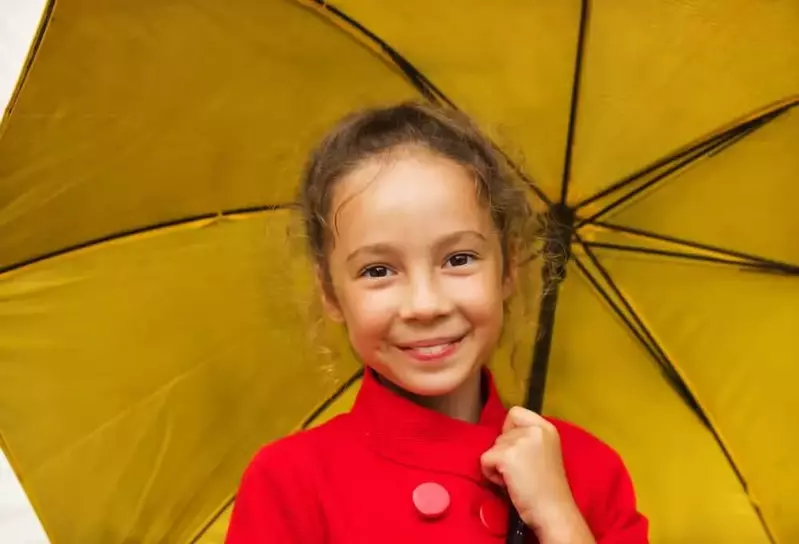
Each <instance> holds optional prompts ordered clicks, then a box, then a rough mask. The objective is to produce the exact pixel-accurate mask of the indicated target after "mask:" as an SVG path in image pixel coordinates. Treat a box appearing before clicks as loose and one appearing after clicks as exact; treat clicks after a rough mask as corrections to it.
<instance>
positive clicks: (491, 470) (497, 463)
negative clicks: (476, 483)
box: [480, 448, 505, 487]
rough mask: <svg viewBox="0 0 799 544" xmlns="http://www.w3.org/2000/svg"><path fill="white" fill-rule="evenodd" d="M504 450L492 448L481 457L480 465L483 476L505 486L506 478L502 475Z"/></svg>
mask: <svg viewBox="0 0 799 544" xmlns="http://www.w3.org/2000/svg"><path fill="white" fill-rule="evenodd" d="M502 454H503V452H502V450H500V449H496V448H491V449H490V450H488V451H487V452H485V453H484V454H483V455H482V457H480V467H481V468H482V471H483V476H485V477H486V479H487V480H488V481H489V482H491V483H493V484H495V485H498V486H501V487H504V486H505V479H504V478H503V477H502V472H501V468H500V467H501V466H502V462H503V457H502Z"/></svg>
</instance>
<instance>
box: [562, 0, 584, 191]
mask: <svg viewBox="0 0 799 544" xmlns="http://www.w3.org/2000/svg"><path fill="white" fill-rule="evenodd" d="M588 9H589V4H588V0H583V1H582V2H581V6H580V30H579V34H578V36H577V56H576V58H575V61H574V78H573V80H572V94H571V104H570V106H569V129H568V132H567V134H566V156H565V157H564V159H563V179H562V180H561V184H560V203H561V204H566V200H567V199H568V197H569V182H570V181H571V175H572V153H573V152H574V133H575V130H576V126H577V110H578V108H579V103H580V84H581V82H582V76H583V56H584V55H585V43H586V34H587V33H588V16H589V14H588Z"/></svg>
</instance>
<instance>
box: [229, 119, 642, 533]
mask: <svg viewBox="0 0 799 544" xmlns="http://www.w3.org/2000/svg"><path fill="white" fill-rule="evenodd" d="M301 196H302V199H301V200H302V205H303V212H304V218H305V227H306V230H307V235H308V239H309V241H310V246H311V251H312V255H313V258H314V260H315V264H316V272H317V278H318V282H319V289H320V292H321V295H322V300H323V304H324V307H325V309H326V313H327V314H328V315H329V316H330V317H331V318H332V319H334V320H335V321H337V322H339V323H342V324H343V325H345V326H346V329H347V332H348V335H349V339H350V342H351V344H352V347H353V349H354V350H355V352H356V353H357V354H358V356H359V358H360V359H361V361H362V362H363V364H364V365H365V367H366V372H365V374H364V379H363V382H362V385H361V389H360V391H359V394H358V397H357V400H356V402H355V405H354V407H353V408H352V410H351V412H349V413H347V414H344V415H342V416H339V417H337V418H335V419H333V420H332V421H330V422H328V423H326V424H324V425H322V426H320V427H317V428H314V429H312V430H309V431H305V432H302V433H297V434H294V435H292V436H289V437H287V438H284V439H282V440H278V441H277V442H275V443H272V444H270V445H268V446H266V447H265V448H263V449H262V450H261V451H260V452H259V453H258V455H257V456H256V457H255V458H254V460H253V461H252V463H251V465H250V466H249V468H248V469H247V471H246V473H245V475H244V477H243V480H242V483H241V488H240V490H239V493H238V496H237V500H236V504H235V507H234V510H233V514H232V518H231V521H230V527H229V530H228V537H227V543H228V544H245V543H246V544H254V543H295V542H296V543H303V544H314V543H330V544H345V543H346V544H352V543H358V542H370V543H372V542H380V543H394V542H397V543H409V542H410V543H414V542H443V543H450V542H453V543H454V542H457V543H499V542H503V541H504V538H505V533H506V530H507V519H508V513H509V511H510V510H509V509H510V507H511V506H512V507H515V508H516V510H517V511H518V512H519V514H520V516H521V519H522V520H523V521H524V523H525V524H526V525H527V526H528V527H529V528H530V531H529V532H530V534H531V535H534V536H535V537H536V538H537V539H538V542H540V543H541V544H560V543H564V544H566V543H568V544H582V543H593V542H599V543H603V544H610V543H614V544H615V543H619V544H620V543H630V544H638V543H643V542H647V521H646V519H645V518H644V517H643V516H642V515H641V514H639V513H638V511H637V510H636V503H635V497H634V494H633V488H632V485H631V482H630V478H629V477H628V474H627V471H626V470H625V468H624V465H623V464H622V461H621V460H620V458H619V456H618V455H617V454H616V453H615V452H614V451H613V450H612V449H610V448H609V447H608V446H606V445H605V444H603V443H601V442H600V441H599V440H598V439H596V438H594V437H592V436H591V435H589V434H587V433H586V432H585V431H583V430H580V429H578V428H577V427H574V426H572V425H569V424H567V423H564V422H561V421H557V420H552V419H545V418H542V417H540V416H538V415H537V414H535V413H533V412H531V411H528V410H526V409H524V408H521V407H514V408H511V409H510V410H509V411H507V410H506V409H505V408H504V407H503V405H502V403H501V401H500V399H499V396H498V394H497V390H496V388H495V385H494V382H493V380H492V376H491V373H490V372H489V370H488V369H487V368H486V364H487V362H488V361H489V359H490V358H491V355H492V352H493V350H494V349H495V347H496V345H497V343H498V340H499V338H500V334H501V330H502V325H503V312H504V307H505V302H506V301H507V299H508V297H509V296H510V295H511V293H512V291H513V287H514V281H515V275H516V270H515V263H516V261H517V256H518V255H519V251H520V248H521V247H522V244H523V243H524V242H525V240H524V239H523V238H522V236H521V233H523V232H524V230H525V229H524V225H525V224H526V223H528V222H529V221H530V220H531V219H532V217H531V212H530V209H529V207H528V206H527V205H526V203H525V198H524V195H523V194H522V193H521V192H520V191H519V190H518V189H517V188H516V186H515V185H514V184H513V183H512V181H511V177H510V176H508V175H506V173H505V169H504V168H503V165H502V163H501V161H500V160H499V159H498V157H497V156H496V155H495V153H494V151H493V149H492V146H491V144H490V143H489V142H488V141H487V140H486V138H485V137H484V136H483V135H481V134H480V132H479V131H478V130H477V129H476V128H475V127H474V126H473V124H472V123H471V122H470V121H468V120H467V119H465V118H463V117H462V116H461V115H459V114H457V113H456V112H451V111H444V110H438V109H435V108H432V107H430V106H425V105H421V104H414V103H405V104H400V105H397V106H394V107H389V108H383V109H373V110H368V111H365V112H361V113H358V114H356V115H354V116H351V117H349V118H347V119H345V120H344V121H342V122H341V123H340V124H339V125H338V126H337V127H336V128H335V130H333V131H332V132H331V133H330V134H329V135H328V136H327V137H326V138H325V139H324V140H323V141H322V143H321V144H320V145H319V147H318V148H317V149H316V150H315V152H314V153H313V154H312V156H311V158H310V161H309V163H308V165H307V168H306V172H305V175H304V180H303V184H302V193H301ZM531 541H532V536H531Z"/></svg>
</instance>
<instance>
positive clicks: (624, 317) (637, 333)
mask: <svg viewBox="0 0 799 544" xmlns="http://www.w3.org/2000/svg"><path fill="white" fill-rule="evenodd" d="M572 260H573V262H574V264H575V265H576V266H577V268H578V269H579V270H580V272H582V274H583V275H584V276H585V278H586V279H587V280H588V281H589V283H590V284H591V286H593V288H594V289H596V290H597V292H598V293H599V294H600V296H601V297H602V298H603V299H604V300H605V302H607V303H608V305H609V306H610V307H611V309H612V310H613V313H614V314H616V317H618V318H619V319H621V320H622V321H623V322H624V324H625V326H626V327H627V328H628V329H629V331H630V333H632V335H633V336H635V338H636V339H637V340H638V342H639V343H640V344H641V346H642V347H643V348H644V349H646V351H647V352H648V353H649V355H651V356H652V359H654V360H655V362H656V363H657V364H658V366H663V363H662V361H661V359H660V355H658V352H657V351H656V350H655V348H653V347H652V346H651V345H650V344H649V342H648V341H647V340H646V338H644V335H643V333H641V331H639V330H638V329H637V328H636V327H635V324H633V322H632V321H630V318H629V317H627V315H626V314H625V313H624V311H623V310H622V309H621V308H620V307H619V305H618V303H617V302H616V301H615V300H613V297H611V296H610V293H608V292H607V290H606V289H605V288H604V287H603V286H602V284H601V283H600V282H599V280H598V279H596V278H595V277H594V275H593V274H591V272H590V271H589V270H588V268H587V267H586V266H585V265H584V264H583V263H582V261H581V260H580V259H579V258H578V257H577V256H574V257H573V259H572Z"/></svg>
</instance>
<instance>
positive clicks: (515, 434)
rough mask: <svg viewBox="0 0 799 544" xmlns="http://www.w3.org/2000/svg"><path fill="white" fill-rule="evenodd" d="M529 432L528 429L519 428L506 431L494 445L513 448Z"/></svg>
mask: <svg viewBox="0 0 799 544" xmlns="http://www.w3.org/2000/svg"><path fill="white" fill-rule="evenodd" d="M528 432H529V430H528V429H527V428H526V427H524V428H519V427H517V428H514V429H510V430H509V431H505V432H503V433H502V434H501V435H499V436H498V437H497V439H496V440H495V441H494V444H496V445H497V446H512V445H513V444H515V443H516V442H518V441H519V440H521V439H522V438H524V437H525V436H526V435H527V433H528Z"/></svg>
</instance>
